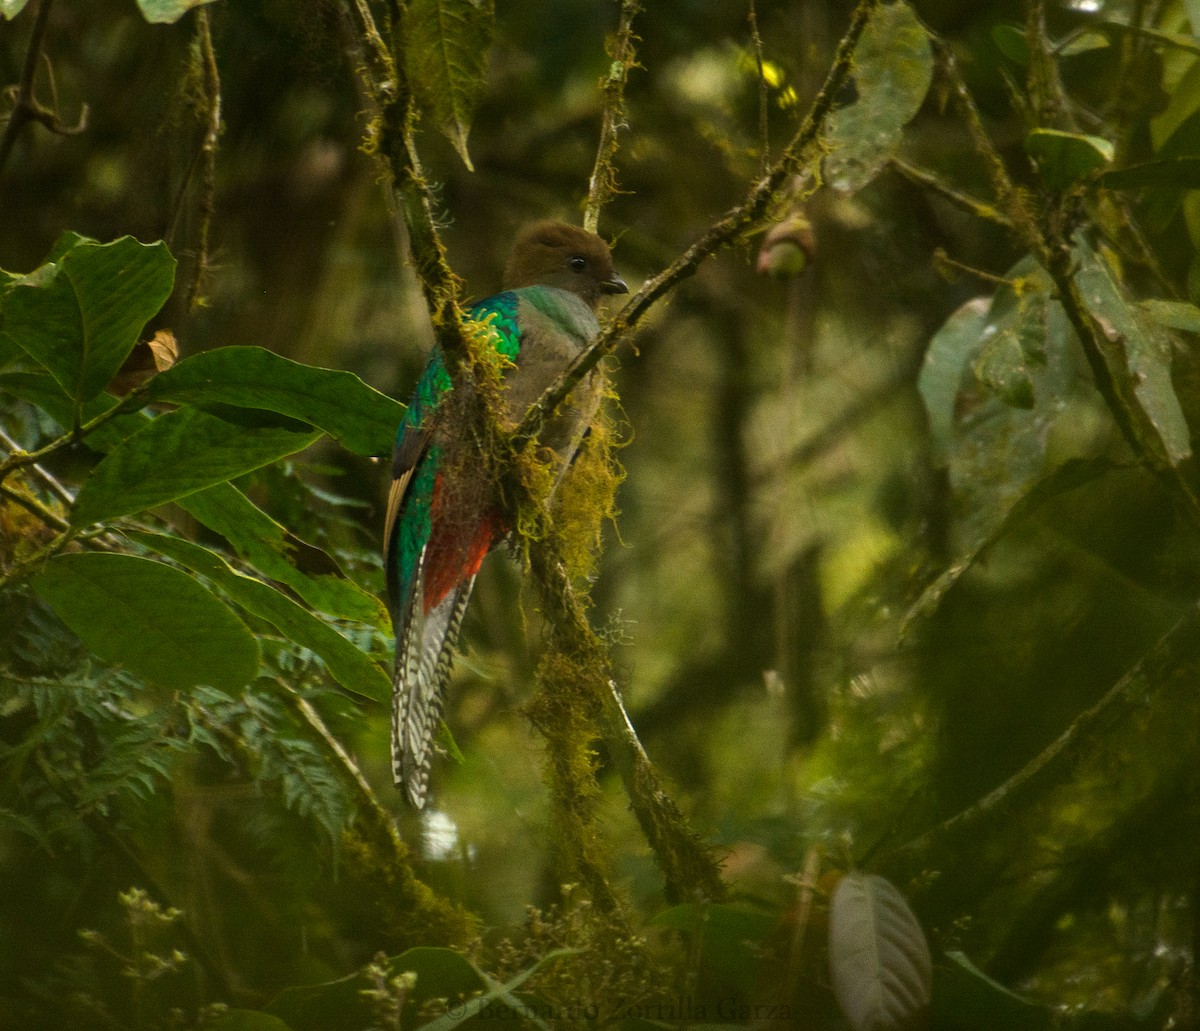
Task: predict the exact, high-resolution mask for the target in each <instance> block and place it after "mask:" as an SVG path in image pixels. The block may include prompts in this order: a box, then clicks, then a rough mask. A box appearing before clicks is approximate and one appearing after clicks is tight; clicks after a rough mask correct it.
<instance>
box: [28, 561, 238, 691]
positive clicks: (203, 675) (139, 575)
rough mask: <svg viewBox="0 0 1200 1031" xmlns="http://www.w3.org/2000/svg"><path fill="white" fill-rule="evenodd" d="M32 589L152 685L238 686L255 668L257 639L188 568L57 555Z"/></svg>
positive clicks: (98, 648)
mask: <svg viewBox="0 0 1200 1031" xmlns="http://www.w3.org/2000/svg"><path fill="white" fill-rule="evenodd" d="M33 589H34V590H35V591H37V593H38V594H39V595H41V597H42V598H43V599H44V600H45V601H46V602H47V603H48V604H49V605H50V607H51V608H53V609H54V611H55V612H57V613H58V615H59V617H60V618H61V619H62V621H63V622H64V623H66V624H67V626H69V627H70V628H71V629H72V630H73V631H75V633H76V634H77V635H78V636H79V638H80V640H82V641H83V643H84V644H86V645H87V646H88V647H89V648H90V649H91V650H92V651H94V652H95V653H96V654H97V655H99V656H100V657H101V658H102V659H104V660H106V661H107V662H111V663H113V664H114V665H118V666H122V667H123V668H125V669H127V670H129V671H130V672H131V673H135V674H137V675H138V676H141V677H144V678H145V679H146V680H149V681H151V682H153V683H155V684H159V685H161V686H163V687H166V688H170V689H186V688H191V687H195V686H196V685H197V684H209V685H211V686H213V687H219V688H222V689H224V690H228V691H236V690H238V689H239V688H241V687H242V686H243V685H244V684H246V683H247V682H248V681H249V680H251V679H252V678H253V677H254V676H255V674H256V673H257V671H258V657H259V656H258V642H257V641H255V639H254V635H253V634H251V633H250V631H249V630H247V629H246V626H245V624H243V623H242V621H241V620H240V619H238V617H237V616H235V615H234V614H233V612H231V611H230V610H229V608H228V607H227V606H226V605H224V604H223V603H222V602H221V601H220V600H218V599H217V598H215V597H214V596H213V595H212V594H211V593H209V591H208V590H206V589H205V588H204V587H203V586H201V585H200V584H199V583H197V582H196V580H195V579H194V578H193V577H191V576H188V575H187V574H186V573H184V572H181V571H180V570H178V569H174V568H172V567H171V566H167V565H164V564H163V563H161V562H154V561H151V560H150V559H145V558H138V557H135V556H132V555H118V554H106V553H101V552H81V553H78V554H66V555H59V556H57V557H56V558H53V559H51V560H50V561H49V562H47V563H46V565H45V567H44V568H43V569H42V571H41V572H40V573H38V574H37V575H36V576H34V578H33Z"/></svg>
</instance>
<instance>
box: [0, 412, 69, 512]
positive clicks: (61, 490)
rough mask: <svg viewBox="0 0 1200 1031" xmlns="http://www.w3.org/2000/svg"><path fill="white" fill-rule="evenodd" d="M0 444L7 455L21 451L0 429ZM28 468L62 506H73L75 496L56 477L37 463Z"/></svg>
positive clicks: (19, 446)
mask: <svg viewBox="0 0 1200 1031" xmlns="http://www.w3.org/2000/svg"><path fill="white" fill-rule="evenodd" d="M0 444H3V445H4V447H5V448H7V450H8V453H9V454H10V455H11V454H15V453H16V452H18V451H20V450H21V445H20V444H18V443H17V442H16V441H15V440H13V438H12V437H10V436H9V435H8V434H7V433H6V432H5V431H4V430H3V429H0ZM30 468H31V469H32V470H33V473H34V475H35V476H37V477H38V479H40V480H41V481H42V483H44V484H45V485H46V487H47V488H48V489H49V490H50V491H51V493H53V494H54V496H55V497H57V498H58V500H59V501H61V502H62V503H63V504H64V505H67V506H71V505H73V504H75V495H74V494H72V493H71V492H70V491H69V490H67V488H66V487H64V486H63V485H62V483H61V482H60V481H59V480H58V478H57V477H55V476H54V475H52V474H51V473H50V472H49V471H48V470H46V469H44V468H42V466H40V465H38V464H37V462H34V463H33V464H32V465H31V466H30Z"/></svg>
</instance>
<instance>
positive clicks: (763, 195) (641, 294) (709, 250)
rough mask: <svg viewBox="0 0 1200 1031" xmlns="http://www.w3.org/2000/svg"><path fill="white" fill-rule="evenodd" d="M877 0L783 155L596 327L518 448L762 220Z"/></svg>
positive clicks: (843, 74) (814, 134) (819, 122)
mask: <svg viewBox="0 0 1200 1031" xmlns="http://www.w3.org/2000/svg"><path fill="white" fill-rule="evenodd" d="M878 2H879V0H859V4H858V6H857V7H855V9H854V13H853V15H852V16H851V20H850V26H849V28H848V29H847V30H846V34H845V35H844V36H843V37H842V39H841V42H840V43H839V44H838V49H837V55H836V57H835V58H834V62H833V66H832V67H831V68H830V70H829V74H828V75H827V76H826V78H825V82H824V84H823V85H822V87H821V91H820V92H819V93H818V94H817V97H816V99H815V100H814V101H813V104H812V107H811V108H810V109H809V112H808V115H807V116H806V117H805V119H804V121H803V122H802V123H801V125H800V128H799V129H797V130H796V133H795V135H794V136H793V137H792V139H791V141H790V142H789V143H788V145H787V147H786V149H785V150H784V153H783V156H782V157H781V158H780V159H779V160H778V161H777V162H775V164H774V165H772V166H771V170H770V171H769V172H768V173H767V174H766V175H765V176H764V177H763V178H761V179H760V180H759V181H758V182H757V183H755V184H754V185H753V186H752V187H751V188H750V191H749V193H748V194H747V196H746V199H745V200H744V201H743V202H742V203H741V204H739V205H738V206H737V207H735V208H732V209H730V210H729V211H728V212H726V213H725V215H724V216H723V217H722V218H720V219H718V220H717V222H715V223H714V224H713V225H712V226H710V227H709V229H708V231H707V232H705V233H704V235H703V236H701V237H700V239H698V240H697V241H696V242H695V243H693V244H692V245H691V247H689V248H688V249H687V250H686V251H684V252H683V254H681V255H680V256H679V257H678V258H676V259H675V261H674V262H673V263H672V264H671V265H669V266H668V267H667V268H665V269H664V270H663V271H662V272H660V273H659V274H658V275H657V276H654V277H652V278H651V279H648V280H647V281H646V282H645V283H643V284H642V287H641V289H640V290H638V291H637V293H635V294H634V295H633V297H632V298H630V300H629V302H628V303H627V304H626V305H625V306H624V307H623V308H622V309H621V310H620V311H619V312H617V314H616V315H615V316H614V317H613V318H612V319H611V320H610V321H609V322H608V323H607V324H606V325H605V326H604V327H603V329H601V331H600V333H599V335H598V336H597V337H596V339H595V340H593V341H592V343H591V345H590V346H589V347H588V348H587V349H586V350H585V351H584V352H583V353H582V354H581V355H580V356H579V357H578V358H577V359H576V360H575V361H574V363H572V365H571V367H570V368H569V369H567V371H566V372H565V373H563V375H561V376H560V377H559V378H558V380H557V381H556V382H555V383H554V384H553V385H552V386H551V387H550V388H549V389H548V390H547V391H546V392H545V393H544V394H543V395H542V396H541V398H540V399H539V400H538V402H537V404H535V405H533V406H532V407H531V408H530V409H529V411H528V412H527V413H526V414H525V417H524V418H523V419H522V420H521V423H520V425H519V426H518V427H517V429H516V432H515V433H514V434H513V440H514V443H515V444H516V445H517V446H518V447H521V446H524V445H525V444H527V443H529V442H531V441H533V440H535V439H537V437H538V435H539V433H540V432H541V429H542V426H543V424H544V423H545V421H546V420H547V419H548V418H549V417H550V415H551V414H552V413H553V412H554V410H555V409H556V408H557V407H558V406H559V404H561V403H562V401H563V399H564V398H566V396H567V395H568V394H570V393H571V391H572V390H574V389H575V387H576V385H577V384H578V383H579V382H580V381H581V380H582V379H583V378H584V377H585V376H586V375H587V374H588V373H589V372H591V371H592V369H594V368H595V367H596V365H597V364H598V363H599V362H600V361H601V360H602V359H603V358H604V357H605V356H606V355H608V354H610V353H611V352H612V351H614V350H615V349H616V348H617V346H618V345H619V344H620V343H621V342H622V341H623V340H625V339H626V338H627V337H628V336H629V335H630V334H631V333H632V331H633V329H634V328H635V327H636V326H637V324H638V323H639V322H640V321H641V319H642V318H643V316H645V314H646V312H647V311H649V309H650V307H651V306H652V305H653V304H654V302H655V301H657V300H658V299H659V298H660V297H662V296H663V295H664V294H665V293H667V292H668V291H669V290H671V289H672V288H674V287H675V286H677V285H678V284H679V283H681V282H682V281H683V280H685V279H687V278H688V277H689V276H692V275H693V274H694V273H695V272H696V270H697V269H698V268H699V267H700V265H701V264H702V263H703V262H704V261H706V260H707V259H708V258H710V257H711V256H712V255H713V254H715V253H716V252H717V251H718V250H720V249H721V248H722V247H725V246H727V245H728V244H730V243H732V242H734V241H735V240H738V239H739V238H741V237H742V236H743V235H744V234H746V233H747V232H749V231H750V230H753V229H755V228H757V227H758V226H760V225H761V224H762V223H763V221H764V220H765V219H766V218H767V216H768V213H769V211H770V207H771V203H772V201H774V200H775V198H776V197H778V196H779V194H780V192H781V191H782V190H783V189H784V187H785V186H788V187H790V185H791V181H792V177H793V176H794V175H795V174H796V172H797V171H799V169H800V165H801V161H802V160H803V157H804V155H805V154H806V153H807V152H808V150H809V148H810V147H812V146H813V144H815V143H816V141H817V139H818V138H819V136H820V133H821V130H822V128H823V126H824V124H825V118H826V117H827V116H828V114H829V113H830V111H832V110H833V105H834V100H835V98H836V97H837V96H838V94H839V92H840V91H841V88H842V86H843V84H844V83H845V82H846V80H847V78H848V77H849V76H850V73H851V56H852V55H853V53H854V47H855V45H856V44H857V43H858V38H859V36H861V35H862V31H863V29H864V28H865V27H866V24H867V20H868V18H869V17H870V15H871V12H872V11H874V9H875V7H876V6H877V4H878Z"/></svg>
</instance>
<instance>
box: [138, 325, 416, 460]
mask: <svg viewBox="0 0 1200 1031" xmlns="http://www.w3.org/2000/svg"><path fill="white" fill-rule="evenodd" d="M140 400H141V401H142V402H143V403H149V402H151V401H173V402H175V403H183V402H187V401H190V402H192V403H194V404H207V403H223V404H230V405H240V406H243V407H246V408H264V409H266V410H268V411H272V412H279V413H281V414H282V415H289V416H291V417H293V418H295V419H300V420H301V421H303V422H308V423H312V425H314V426H319V427H320V428H321V429H323V430H324V431H325V432H326V433H328V434H329V435H330V436H331V437H334V438H336V439H337V440H338V441H339V442H340V443H341V444H342V445H343V446H344V447H346V448H348V449H349V450H350V451H353V452H355V454H359V455H367V456H370V455H388V454H391V450H392V444H393V442H394V440H395V437H396V427H397V426H398V425H399V424H400V420H401V418H403V416H404V406H403V405H402V404H400V403H399V402H398V401H393V400H392V399H391V398H390V397H388V396H387V395H386V394H381V393H380V392H379V391H378V390H375V389H374V388H372V387H369V386H367V385H366V384H365V383H364V382H363V381H362V380H361V379H359V378H358V377H357V376H355V375H354V374H353V373H349V372H335V371H333V370H330V369H318V368H314V367H313V366H310V365H301V364H300V363H299V362H293V361H289V360H288V359H287V358H281V357H280V356H279V355H277V354H273V353H272V352H271V351H267V350H265V349H263V348H261V347H221V348H218V349H217V350H215V351H205V352H204V353H202V354H197V355H194V356H193V357H191V358H186V359H184V360H183V361H181V362H180V363H179V364H178V365H175V366H173V367H172V368H170V369H167V371H166V372H162V373H159V374H158V375H157V376H155V377H154V379H152V380H151V381H150V383H149V385H148V387H147V391H146V393H145V394H144V395H141V397H140Z"/></svg>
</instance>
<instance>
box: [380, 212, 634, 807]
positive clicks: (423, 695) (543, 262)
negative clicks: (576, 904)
mask: <svg viewBox="0 0 1200 1031" xmlns="http://www.w3.org/2000/svg"><path fill="white" fill-rule="evenodd" d="M628 290H629V287H628V286H627V285H626V283H625V281H624V280H623V279H622V278H621V276H620V275H619V274H618V273H617V272H616V271H615V269H614V267H613V259H612V254H611V252H610V250H609V246H608V244H607V243H606V242H605V241H604V240H603V239H602V238H601V237H600V236H597V235H596V234H595V233H591V232H588V231H586V230H584V229H580V228H579V227H577V226H574V225H570V224H568V223H566V222H560V221H550V220H547V221H540V222H536V223H534V224H533V225H531V226H528V227H526V228H525V229H524V230H522V231H521V232H520V233H519V234H518V235H517V237H516V238H515V240H514V242H513V245H512V249H511V251H510V254H509V258H508V262H507V264H506V265H505V270H504V275H503V279H502V290H501V292H500V293H497V294H494V295H492V296H490V297H485V298H483V299H482V300H480V301H476V302H474V303H472V304H469V305H468V306H467V308H466V312H465V316H466V318H467V319H469V320H471V321H472V322H474V323H476V324H477V325H478V324H483V325H485V326H486V327H487V330H486V332H487V334H488V342H489V343H490V345H491V346H492V347H493V348H494V349H495V351H496V352H497V353H498V354H499V355H501V356H502V362H501V375H502V379H501V381H500V387H499V400H500V409H501V410H500V412H499V413H498V416H499V420H500V422H501V424H502V425H503V426H505V427H506V428H509V429H512V428H515V427H516V425H517V424H518V423H519V422H520V420H521V418H522V416H523V415H524V414H525V413H526V412H527V411H528V409H529V408H530V406H532V405H533V404H534V403H535V402H536V401H537V400H538V399H539V398H540V397H541V396H542V394H543V393H544V392H545V391H546V390H547V389H548V388H549V387H550V386H552V385H553V384H554V383H555V381H556V380H557V379H558V378H559V376H560V375H561V374H562V373H563V372H564V371H565V370H566V369H567V367H568V366H569V365H570V364H571V362H572V361H573V360H574V359H575V358H576V357H577V356H578V355H579V354H581V353H582V352H583V351H584V349H585V348H586V347H587V346H588V344H589V343H591V341H592V340H593V339H594V338H595V336H596V334H597V333H598V332H599V330H600V324H599V321H598V318H597V315H598V312H599V307H600V303H601V301H602V300H603V299H604V297H606V296H607V295H610V294H623V293H627V292H628ZM468 389H469V388H468V387H466V386H465V385H463V386H454V385H453V384H452V382H451V378H450V375H449V373H448V371H447V369H446V365H445V361H444V359H443V356H442V354H441V352H440V351H439V350H438V349H437V348H436V347H435V348H434V351H433V353H432V355H431V356H430V359H429V363H428V364H427V365H426V368H425V371H424V373H423V374H422V375H421V378H420V380H419V381H418V383H417V387H416V390H415V391H414V393H413V396H412V399H411V402H410V404H409V406H408V408H407V409H406V410H405V414H404V418H403V420H402V422H401V424H400V427H399V429H398V430H397V434H396V444H395V448H394V450H393V454H392V483H391V488H390V490H389V492H388V502H387V510H386V516H385V521H384V547H383V560H384V569H385V572H386V577H387V591H388V605H389V608H390V610H391V614H392V623H393V627H394V628H395V635H396V663H395V671H394V676H393V696H392V733H391V758H392V775H393V778H394V780H395V782H396V786H397V787H398V788H400V789H401V790H402V791H403V793H404V795H405V797H406V798H407V799H408V801H409V803H410V804H411V805H412V806H413V807H414V808H415V809H417V810H421V809H423V808H424V806H425V800H426V794H427V791H428V787H429V769H430V763H431V760H432V758H433V735H434V732H435V730H436V729H437V728H438V725H439V723H440V720H441V714H442V709H443V706H444V704H445V697H446V687H447V683H448V681H449V678H450V671H451V666H452V663H453V657H454V648H455V645H456V642H457V638H458V633H459V629H460V627H461V625H462V619H463V615H464V613H465V612H466V608H467V602H468V600H469V599H470V596H471V588H472V587H473V586H474V583H475V576H476V574H477V573H478V571H479V568H480V565H481V564H482V562H483V559H484V557H485V556H486V555H487V553H488V552H489V551H491V549H492V548H493V547H495V546H496V545H497V544H499V543H500V542H501V541H502V540H503V539H504V538H505V537H506V536H507V534H508V531H509V530H510V527H508V526H506V525H505V519H504V515H503V512H502V511H501V510H500V509H499V507H498V505H497V503H496V501H495V495H494V491H493V490H492V489H491V488H490V485H489V484H488V483H487V482H486V480H485V476H486V474H485V473H484V472H483V471H482V467H483V465H484V463H483V462H482V461H479V460H478V459H477V458H476V457H475V456H476V454H477V451H476V452H475V454H473V450H474V449H477V448H478V446H479V445H478V444H477V443H476V442H475V439H474V437H473V436H472V435H471V434H470V433H469V432H467V430H466V427H465V425H464V423H465V422H466V420H465V419H464V418H463V408H462V406H461V405H460V404H456V403H455V401H456V400H459V401H461V400H462V398H463V396H465V391H467V390H468ZM600 390H601V383H600V380H599V375H598V374H597V373H596V372H592V373H590V374H589V375H588V376H587V377H585V378H584V379H583V380H582V381H581V382H580V383H579V384H578V385H577V386H576V387H575V388H574V389H573V390H572V392H571V393H570V394H569V395H568V397H567V398H566V400H565V401H564V402H563V404H562V405H560V406H559V409H558V410H557V412H556V413H555V415H554V417H553V418H552V419H550V420H548V421H547V423H546V424H545V427H544V429H543V432H542V434H541V436H540V438H539V440H540V443H541V444H542V445H544V446H546V447H548V448H549V449H550V450H551V452H552V453H553V455H554V456H555V461H556V462H557V463H558V472H557V476H556V480H555V482H556V483H557V480H558V479H560V478H561V476H562V474H563V472H564V471H565V470H566V468H567V466H568V465H569V463H570V460H571V458H572V457H573V455H574V453H575V451H576V450H577V449H578V447H579V444H580V442H581V440H582V438H583V435H584V433H585V432H586V430H587V427H588V425H589V424H590V423H591V421H592V419H593V417H594V416H595V413H596V410H597V408H598V406H599V402H600Z"/></svg>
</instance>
